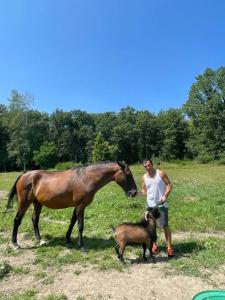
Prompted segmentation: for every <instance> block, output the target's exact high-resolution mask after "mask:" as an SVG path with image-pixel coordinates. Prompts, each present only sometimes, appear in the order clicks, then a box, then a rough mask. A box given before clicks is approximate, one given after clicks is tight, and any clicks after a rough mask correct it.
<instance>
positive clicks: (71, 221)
mask: <svg viewBox="0 0 225 300" xmlns="http://www.w3.org/2000/svg"><path fill="white" fill-rule="evenodd" d="M76 221H77V213H76V208H74V211H73V215H72V218H71V220H70V226H69V228H68V230H67V233H66V241H67V243H70V242H71V240H70V237H71V233H72V230H73V227H74V225H75V223H76Z"/></svg>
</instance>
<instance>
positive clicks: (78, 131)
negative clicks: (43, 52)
mask: <svg viewBox="0 0 225 300" xmlns="http://www.w3.org/2000/svg"><path fill="white" fill-rule="evenodd" d="M224 131H225V68H224V67H221V68H219V69H218V70H215V71H214V70H211V69H206V71H205V72H204V74H202V75H200V76H198V77H197V78H196V82H195V83H194V84H193V85H192V87H191V89H190V93H189V98H188V100H187V102H186V103H185V104H184V105H183V107H182V108H180V109H172V108H171V109H169V110H164V111H161V112H160V113H159V114H153V113H151V112H149V111H147V110H146V111H137V110H135V109H134V108H132V107H129V106H128V107H126V108H122V109H121V110H120V111H119V112H118V113H114V112H106V113H99V114H89V113H87V112H83V111H80V110H73V111H70V112H64V111H62V110H58V109H57V110H56V111H55V112H53V113H52V114H50V115H49V114H47V113H42V112H39V111H36V110H33V109H32V97H31V96H30V95H28V94H25V95H22V94H20V93H18V92H17V91H15V90H13V91H12V92H11V95H10V98H9V105H8V106H4V105H0V169H1V170H12V169H24V170H26V169H32V168H37V167H41V168H49V167H54V166H55V164H56V163H61V162H67V161H71V162H74V163H87V162H93V161H98V160H108V159H109V160H116V159H118V160H125V161H127V162H128V163H135V162H140V161H142V160H143V159H144V158H146V157H159V158H162V159H163V160H173V159H185V158H191V159H193V158H198V159H199V160H201V161H202V162H207V161H210V160H213V159H220V160H221V161H224V160H225V135H224V134H223V132H224Z"/></svg>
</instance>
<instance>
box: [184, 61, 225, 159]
mask: <svg viewBox="0 0 225 300" xmlns="http://www.w3.org/2000/svg"><path fill="white" fill-rule="evenodd" d="M183 109H184V112H185V113H186V114H187V116H188V117H189V119H190V120H191V122H192V123H191V130H192V131H191V137H190V139H189V142H188V147H189V150H190V151H192V152H193V153H194V156H197V155H200V154H202V153H206V154H208V155H210V156H212V158H219V157H220V155H221V154H222V153H225V135H224V130H225V121H224V120H225V68H224V67H221V68H219V69H218V70H215V71H213V70H212V69H209V68H208V69H206V70H205V72H204V73H203V75H199V76H198V77H197V78H196V82H195V83H194V84H193V85H192V87H191V90H190V93H189V98H188V100H187V102H186V103H185V104H184V106H183Z"/></svg>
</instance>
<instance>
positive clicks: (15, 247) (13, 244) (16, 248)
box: [12, 243, 21, 251]
mask: <svg viewBox="0 0 225 300" xmlns="http://www.w3.org/2000/svg"><path fill="white" fill-rule="evenodd" d="M20 248H21V247H20V245H19V244H17V243H12V249H13V250H14V251H16V250H18V249H20Z"/></svg>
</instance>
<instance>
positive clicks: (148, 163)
mask: <svg viewBox="0 0 225 300" xmlns="http://www.w3.org/2000/svg"><path fill="white" fill-rule="evenodd" d="M143 166H144V168H145V169H146V170H147V171H149V170H151V169H152V168H153V162H152V161H151V159H145V160H143Z"/></svg>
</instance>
